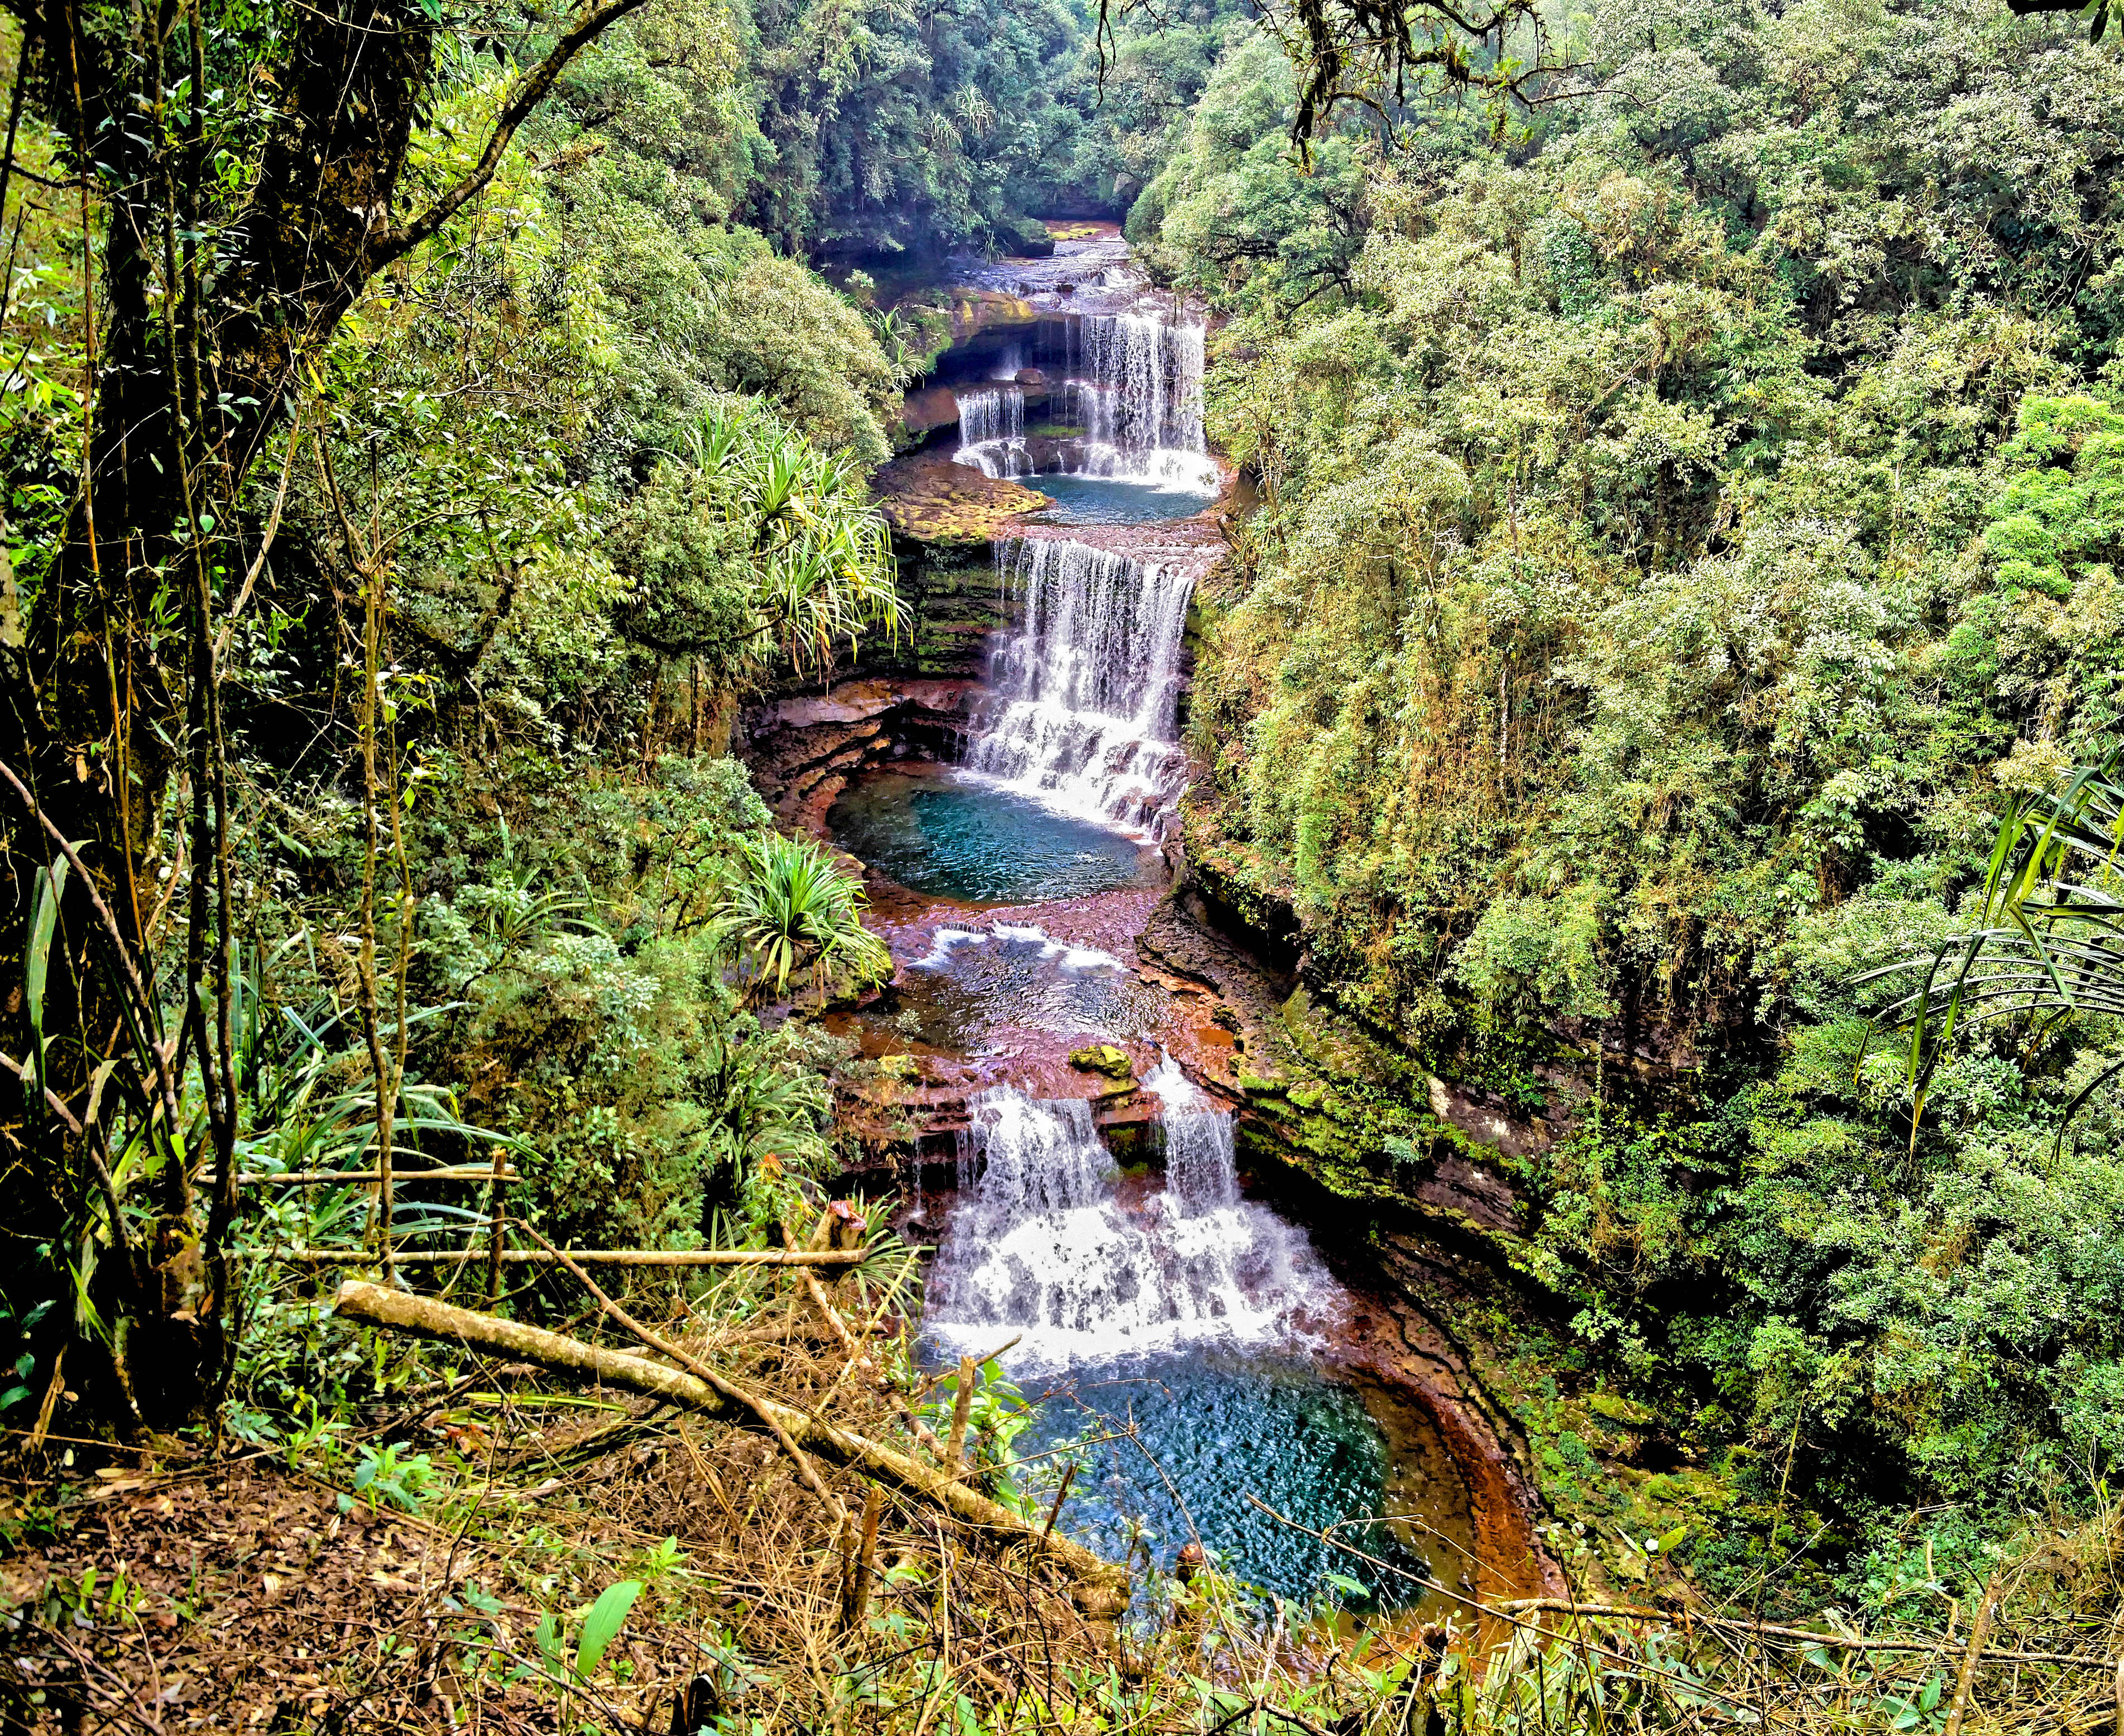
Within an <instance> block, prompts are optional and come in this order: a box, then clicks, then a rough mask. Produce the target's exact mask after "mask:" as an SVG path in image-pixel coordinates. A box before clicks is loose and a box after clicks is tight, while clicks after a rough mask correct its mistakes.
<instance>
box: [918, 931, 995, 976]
mask: <svg viewBox="0 0 2124 1736" xmlns="http://www.w3.org/2000/svg"><path fill="white" fill-rule="evenodd" d="M988 938H989V937H988V936H987V935H985V934H982V933H980V931H979V930H978V929H937V932H936V933H935V934H933V935H931V936H930V937H929V950H928V952H926V953H923V955H922V956H921V957H919V958H916V959H913V960H910V961H909V964H908V967H907V968H908V969H909V970H910V971H941V970H942V969H943V968H944V967H945V966H947V965H948V964H949V963H951V962H952V953H954V952H955V951H956V950H957V949H958V948H961V947H962V946H966V945H976V946H984V945H986V944H987V943H988Z"/></svg>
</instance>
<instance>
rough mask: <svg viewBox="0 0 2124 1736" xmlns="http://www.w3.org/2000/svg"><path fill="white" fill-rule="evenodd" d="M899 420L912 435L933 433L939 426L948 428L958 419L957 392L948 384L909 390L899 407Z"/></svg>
mask: <svg viewBox="0 0 2124 1736" xmlns="http://www.w3.org/2000/svg"><path fill="white" fill-rule="evenodd" d="M958 420H959V399H958V394H957V393H954V392H953V391H952V388H950V387H949V386H931V387H930V388H928V389H927V390H926V391H922V392H910V393H908V394H907V397H906V400H905V402H903V403H902V404H901V405H900V422H901V424H902V426H905V428H906V430H907V431H908V432H909V434H913V435H923V434H933V433H934V432H936V430H937V429H939V428H949V427H951V426H952V425H953V424H955V423H956V421H958Z"/></svg>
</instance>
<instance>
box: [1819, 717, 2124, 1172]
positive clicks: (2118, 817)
mask: <svg viewBox="0 0 2124 1736" xmlns="http://www.w3.org/2000/svg"><path fill="white" fill-rule="evenodd" d="M2117 764H2118V762H2117V758H2116V756H2114V755H2112V756H2111V757H2110V758H2109V759H2108V760H2103V762H2102V763H2101V764H2097V765H2088V766H2082V767H2079V768H2078V769H2075V771H2074V772H2073V773H2072V774H2071V776H2070V779H2068V780H2067V782H2066V783H2065V788H2063V790H2062V791H2061V792H2060V793H2057V794H2056V795H2052V796H2023V797H2019V798H2018V799H2017V800H2016V801H2015V802H2014V806H2013V807H2012V808H2011V809H2010V810H2009V812H2008V813H2007V815H2006V817H2005V820H2004V822H2003V823H2002V824H2001V825H2000V826H1999V837H1998V841H1997V843H1996V844H1994V845H1993V847H1992V851H1991V861H1990V868H1989V870H1988V871H1987V873H1985V882H1984V904H1983V908H1982V911H1981V915H1980V917H1979V920H1978V921H1977V923H1976V925H1975V926H1973V927H1971V929H1968V930H1967V931H1966V932H1964V933H1962V934H1950V935H1948V937H1947V938H1946V939H1944V940H1943V941H1941V942H1940V943H1939V944H1938V946H1937V947H1936V948H1934V949H1933V951H1932V952H1931V953H1922V954H1920V955H1919V956H1918V957H1914V958H1906V959H1904V960H1903V961H1901V962H1900V963H1897V964H1893V965H1890V966H1887V967H1885V968H1884V969H1882V970H1878V971H1869V972H1867V973H1865V974H1864V975H1863V976H1860V977H1859V978H1857V979H1856V981H1859V982H1860V983H1866V982H1873V981H1880V980H1882V979H1884V978H1888V977H1892V976H1898V975H1906V974H1912V973H1922V974H1921V976H1920V981H1919V982H1918V984H1917V986H1916V987H1915V988H1914V989H1912V990H1910V992H1909V993H1908V994H1906V995H1904V996H1903V997H1902V998H1901V1000H1896V1001H1895V1002H1894V1003H1893V1004H1891V1005H1889V1006H1887V1007H1886V1008H1884V1009H1882V1011H1881V1012H1879V1013H1878V1014H1876V1015H1875V1016H1874V1019H1873V1026H1874V1028H1875V1029H1876V1030H1892V1031H1905V1032H1907V1033H1908V1037H1909V1045H1910V1047H1909V1066H1908V1078H1909V1081H1910V1088H1911V1108H1910V1137H1911V1140H1912V1141H1913V1143H1915V1140H1916V1138H1917V1129H1918V1122H1919V1118H1920V1116H1921V1115H1922V1114H1923V1113H1924V1099H1925V1091H1926V1088H1927V1086H1928V1085H1929V1083H1930V1082H1931V1079H1932V1075H1933V1074H1934V1071H1935V1070H1937V1068H1938V1066H1939V1063H1940V1061H1941V1059H1942V1058H1943V1056H1945V1055H1946V1054H1947V1052H1948V1048H1949V1046H1950V1045H1951V1044H1952V1041H1953V1038H1954V1035H1955V1033H1956V1031H1957V1029H1960V1028H1965V1027H1968V1026H1973V1025H1978V1024H1982V1023H1988V1022H1990V1021H1992V1020H1995V1019H2012V1018H2027V1019H2029V1020H2031V1021H2032V1023H2034V1024H2035V1025H2036V1026H2037V1032H2038V1034H2040V1033H2042V1032H2046V1031H2048V1030H2049V1029H2050V1028H2051V1027H2052V1026H2054V1025H2056V1023H2059V1022H2060V1021H2061V1020H2063V1019H2068V1018H2070V1017H2072V1016H2073V1015H2074V1014H2103V1015H2117V1016H2124V873H2120V858H2124V783H2120V782H2119V780H2118V775H2117ZM2120 1070H2124V1061H2118V1062H2117V1064H2116V1065H2114V1066H2110V1067H2108V1068H2105V1069H2104V1070H2103V1071H2102V1072H2101V1073H2100V1074H2098V1075H2097V1076H2096V1077H2095V1078H2094V1079H2093V1080H2092V1081H2090V1082H2089V1084H2087V1085H2086V1086H2085V1087H2084V1089H2082V1090H2081V1091H2080V1092H2079V1094H2078V1095H2077V1096H2076V1097H2075V1098H2074V1099H2073V1100H2072V1102H2071V1103H2070V1104H2069V1105H2068V1106H2067V1107H2066V1109H2065V1117H2064V1119H2065V1122H2070V1120H2071V1119H2072V1117H2073V1116H2074V1115H2075V1113H2077V1112H2078V1111H2079V1108H2080V1106H2081V1105H2082V1104H2083V1103H2085V1102H2086V1101H2087V1099H2088V1098H2089V1096H2090V1095H2092V1094H2093V1092H2094V1091H2095V1090H2096V1089H2097V1088H2098V1087H2099V1086H2101V1085H2102V1084H2105V1083H2106V1082H2107V1081H2108V1080H2111V1079H2112V1078H2114V1077H2115V1076H2116V1075H2117V1073H2118V1072H2119V1071H2120Z"/></svg>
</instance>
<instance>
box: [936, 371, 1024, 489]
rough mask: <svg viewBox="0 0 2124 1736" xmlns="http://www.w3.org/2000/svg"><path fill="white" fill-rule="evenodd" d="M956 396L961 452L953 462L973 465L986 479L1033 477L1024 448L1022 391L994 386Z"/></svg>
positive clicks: (1015, 387) (1015, 388) (1019, 388)
mask: <svg viewBox="0 0 2124 1736" xmlns="http://www.w3.org/2000/svg"><path fill="white" fill-rule="evenodd" d="M956 396H957V398H958V401H959V449H958V450H957V451H956V453H954V454H952V461H953V462H954V463H961V464H970V465H972V466H973V468H975V469H976V470H978V471H980V473H981V474H982V475H983V476H993V477H1018V476H1030V475H1031V474H1032V459H1031V457H1030V456H1029V455H1028V454H1027V451H1026V446H1025V393H1024V390H1023V388H1021V387H1017V386H992V387H990V388H988V389H987V390H985V391H981V392H961V393H957V394H956Z"/></svg>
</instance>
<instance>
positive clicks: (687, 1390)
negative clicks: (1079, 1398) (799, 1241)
mask: <svg viewBox="0 0 2124 1736" xmlns="http://www.w3.org/2000/svg"><path fill="white" fill-rule="evenodd" d="M337 1306H338V1309H339V1312H340V1313H341V1315H343V1316H345V1318H347V1319H349V1320H365V1321H367V1322H369V1324H372V1325H377V1326H383V1327H388V1328H389V1329H391V1330H392V1331H394V1332H403V1333H406V1334H411V1336H413V1337H415V1338H435V1339H439V1340H441V1341H442V1342H444V1343H454V1344H462V1345H463V1346H464V1347H465V1348H468V1349H470V1350H476V1351H479V1352H482V1353H486V1354H487V1355H490V1356H500V1357H510V1359H511V1360H513V1361H516V1362H533V1363H536V1364H538V1366H539V1367H542V1368H550V1369H552V1370H553V1371H555V1372H557V1373H561V1374H567V1375H574V1376H578V1377H580V1378H581V1379H585V1380H590V1381H599V1382H602V1383H603V1384H604V1385H605V1386H616V1387H618V1388H619V1389H620V1390H622V1391H624V1392H637V1393H641V1394H642V1395H645V1396H646V1397H649V1398H653V1399H661V1400H664V1401H665V1403H667V1404H677V1405H682V1406H684V1408H685V1409H688V1410H698V1411H700V1412H702V1413H703V1414H705V1415H707V1416H712V1417H714V1418H717V1419H718V1420H720V1421H722V1422H726V1423H734V1424H735V1425H736V1426H737V1427H739V1428H763V1427H764V1423H763V1418H768V1417H772V1418H773V1420H774V1422H775V1423H777V1424H778V1425H779V1427H780V1428H782V1430H783V1431H784V1432H786V1433H787V1435H788V1436H789V1437H790V1438H791V1439H792V1440H793V1441H795V1442H797V1443H799V1444H800V1445H801V1446H803V1447H808V1448H810V1449H811V1451H813V1452H815V1453H816V1454H818V1455H819V1456H820V1457H821V1458H824V1459H829V1460H831V1461H834V1463H836V1464H839V1465H848V1466H852V1467H854V1468H857V1469H859V1470H865V1471H867V1472H869V1473H870V1474H871V1475H873V1476H876V1477H880V1478H882V1479H884V1480H886V1481H887V1482H890V1483H892V1484H896V1485H897V1486H898V1487H900V1488H901V1489H906V1490H907V1491H909V1493H910V1494H916V1495H919V1496H920V1497H922V1498H923V1499H924V1500H926V1501H928V1502H931V1503H933V1504H934V1505H936V1506H938V1507H941V1508H945V1509H946V1510H947V1511H948V1512H949V1513H952V1515H953V1517H956V1518H958V1519H960V1520H961V1521H963V1522H965V1523H966V1524H968V1525H972V1526H977V1527H980V1528H981V1529H982V1530H984V1531H991V1532H994V1533H995V1534H997V1535H998V1536H999V1537H1000V1538H1002V1539H1003V1541H1007V1542H1011V1543H1017V1544H1022V1545H1025V1546H1027V1548H1030V1549H1031V1550H1034V1551H1035V1552H1036V1553H1038V1554H1041V1555H1046V1556H1047V1557H1048V1558H1049V1559H1050V1560H1052V1561H1054V1562H1055V1564H1056V1565H1058V1566H1060V1567H1061V1568H1062V1569H1064V1570H1065V1571H1066V1572H1068V1573H1069V1574H1070V1575H1071V1576H1072V1577H1073V1578H1075V1579H1076V1580H1077V1581H1078V1590H1077V1593H1076V1601H1077V1604H1078V1608H1080V1609H1082V1610H1083V1611H1084V1613H1085V1614H1086V1615H1087V1616H1088V1617H1090V1618H1091V1619H1092V1620H1093V1621H1099V1622H1107V1621H1112V1620H1113V1619H1114V1617H1115V1616H1118V1615H1119V1614H1120V1613H1121V1610H1122V1609H1123V1608H1124V1607H1126V1604H1127V1601H1128V1591H1127V1587H1128V1574H1127V1571H1126V1569H1123V1568H1120V1567H1116V1566H1115V1565H1114V1564H1112V1563H1111V1562H1109V1561H1102V1560H1100V1559H1099V1557H1098V1556H1097V1555H1093V1553H1092V1551H1091V1550H1088V1549H1086V1548H1085V1547H1084V1546H1083V1544H1081V1543H1078V1541H1075V1539H1074V1538H1071V1537H1065V1536H1053V1535H1050V1536H1041V1533H1040V1531H1039V1529H1038V1528H1037V1527H1035V1526H1033V1525H1031V1524H1028V1523H1027V1522H1026V1521H1025V1520H1023V1519H1022V1518H1020V1517H1018V1516H1017V1514H1016V1513H1013V1512H1012V1511H1011V1510H1010V1509H1009V1508H1007V1507H1004V1506H1003V1505H1002V1504H1001V1503H998V1502H995V1501H991V1500H990V1499H989V1498H988V1497H987V1496H986V1495H984V1494H981V1493H980V1490H978V1489H974V1488H971V1487H970V1486H969V1485H968V1484H964V1483H961V1482H959V1481H957V1480H955V1479H953V1478H952V1477H949V1476H947V1475H942V1473H940V1472H937V1471H934V1470H930V1468H929V1467H928V1465H923V1463H921V1462H920V1461H919V1460H917V1459H915V1458H914V1457H912V1456H909V1455H908V1454H906V1453H904V1452H901V1451H899V1450H898V1449H897V1448H895V1447H887V1446H886V1445H885V1444H884V1443H883V1442H877V1441H872V1440H871V1439H869V1438H868V1437H866V1436H863V1435H860V1434H858V1433H855V1432H854V1431H853V1430H852V1429H845V1428H839V1427H836V1426H835V1425H834V1424H833V1423H829V1422H827V1421H825V1418H820V1417H814V1416H811V1415H809V1414H806V1413H805V1412H803V1411H801V1410H798V1409H795V1408H794V1407H793V1406H791V1405H787V1404H780V1403H778V1401H777V1400H773V1399H769V1398H767V1397H765V1396H764V1395H759V1394H754V1393H751V1392H746V1393H745V1395H744V1397H743V1399H742V1400H735V1399H731V1398H726V1397H725V1396H724V1395H722V1394H721V1393H720V1392H718V1391H717V1390H716V1389H715V1388H714V1387H712V1386H709V1385H708V1383H707V1381H703V1380H701V1379H700V1378H698V1376H693V1375H690V1374H685V1373H682V1372H681V1371H679V1370H678V1369H675V1368H673V1367H669V1366H667V1365H666V1364H665V1363H662V1362H651V1361H650V1360H649V1359H648V1358H647V1357H636V1356H627V1355H625V1354H623V1353H621V1352H618V1351H614V1350H605V1349H603V1348H599V1346H597V1345H595V1344H586V1343H584V1342H583V1341H582V1340H581V1339H580V1338H567V1337H565V1336H563V1335H562V1334H560V1333H557V1332H546V1331H543V1330H542V1329H539V1328H538V1327H535V1326H526V1325H524V1324H520V1323H519V1322H517V1321H515V1320H498V1319H496V1317H495V1316H494V1315H488V1314H480V1313H477V1312H476V1311H475V1310H472V1309H469V1308H457V1307H453V1306H450V1305H449V1303H447V1302H438V1301H433V1300H431V1299H430V1298H429V1297H427V1296H412V1295H409V1294H408V1293H406V1291H401V1290H387V1289H385V1288H384V1287H383V1286H382V1285H380V1284H365V1283H363V1282H360V1281H359V1279H355V1278H350V1279H348V1280H347V1281H346V1282H345V1283H343V1284H341V1286H340V1288H339V1296H338V1298H337ZM731 1384H733V1385H734V1384H735V1383H731Z"/></svg>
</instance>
